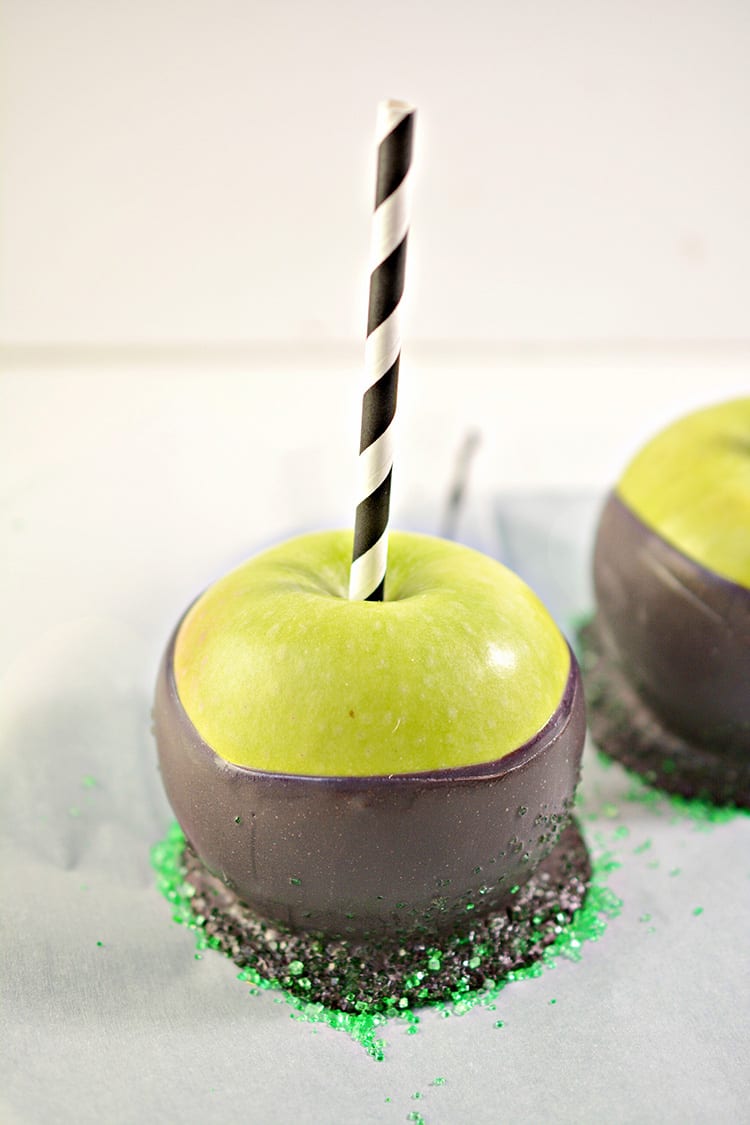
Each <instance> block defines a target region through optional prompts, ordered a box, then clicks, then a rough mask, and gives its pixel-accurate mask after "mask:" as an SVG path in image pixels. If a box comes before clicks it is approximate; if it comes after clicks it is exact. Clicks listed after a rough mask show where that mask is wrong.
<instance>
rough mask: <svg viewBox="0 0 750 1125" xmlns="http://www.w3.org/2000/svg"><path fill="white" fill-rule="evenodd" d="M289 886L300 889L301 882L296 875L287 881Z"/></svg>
mask: <svg viewBox="0 0 750 1125" xmlns="http://www.w3.org/2000/svg"><path fill="white" fill-rule="evenodd" d="M289 884H290V886H292V887H301V886H302V880H301V879H298V878H297V876H296V875H292V876H291V878H290V879H289Z"/></svg>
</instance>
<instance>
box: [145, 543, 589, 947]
mask: <svg viewBox="0 0 750 1125" xmlns="http://www.w3.org/2000/svg"><path fill="white" fill-rule="evenodd" d="M351 543H352V537H351V533H347V532H325V533H318V534H312V535H306V536H301V537H299V538H297V539H293V540H290V541H288V542H286V543H283V544H281V545H279V546H277V547H274V548H272V549H270V550H268V551H265V552H263V553H262V554H261V555H258V556H256V557H255V558H253V559H251V560H250V561H249V562H247V563H245V564H244V565H243V566H241V567H239V568H238V569H237V570H235V571H233V572H232V573H231V574H229V575H227V576H226V577H225V578H223V579H221V580H220V581H219V582H217V583H216V584H215V585H214V586H212V587H210V588H209V590H207V591H206V592H205V593H204V594H203V595H202V596H201V597H200V598H199V599H198V600H197V602H195V603H194V605H193V606H192V607H191V608H190V609H189V610H188V612H187V614H186V615H185V617H184V618H183V620H182V622H181V623H180V625H178V627H177V630H176V631H175V635H174V637H173V638H172V641H171V642H170V645H169V648H168V650H167V653H166V654H165V659H164V661H163V664H162V668H161V671H160V674H159V681H158V686H157V696H156V705H155V727H156V735H157V743H158V749H159V755H160V763H161V770H162V775H163V779H164V784H165V787H166V790H167V794H168V796H169V798H170V800H171V802H172V805H173V808H174V810H175V813H176V815H177V817H178V820H179V821H180V823H181V825H182V827H183V829H184V831H185V833H186V835H187V837H188V839H189V840H190V841H191V843H192V845H193V846H194V848H195V850H196V851H197V853H198V855H199V856H200V857H201V859H202V860H203V862H204V863H205V865H206V866H207V867H208V869H209V870H210V871H212V872H213V873H215V874H218V875H220V876H221V877H222V878H223V879H224V881H225V882H226V883H227V884H228V885H229V886H230V887H232V888H233V889H234V890H235V891H236V892H237V894H238V896H239V898H240V899H241V900H242V901H243V902H246V903H248V904H250V905H251V906H252V907H253V908H254V909H255V910H256V911H257V913H258V914H259V915H260V916H261V917H264V918H267V919H270V920H271V921H275V922H282V923H285V924H287V925H290V926H292V927H296V928H302V929H311V930H321V931H323V932H326V933H328V934H333V935H349V934H366V935H371V934H373V933H379V932H396V933H399V934H403V933H408V932H413V931H414V930H424V931H431V930H437V929H441V928H447V927H454V928H455V927H456V926H457V925H459V924H462V923H464V922H466V920H467V919H468V918H469V917H470V915H471V912H472V911H477V910H478V911H487V910H492V909H496V908H498V907H499V906H500V905H502V904H505V903H507V902H508V901H510V900H511V899H512V896H513V894H514V893H515V891H517V889H518V886H519V885H521V884H522V883H523V882H524V881H525V880H526V879H527V878H528V877H529V875H530V874H531V872H532V871H533V870H534V869H535V867H536V866H537V865H538V863H539V862H540V861H541V860H542V859H543V858H544V856H545V855H547V854H548V852H549V851H550V849H551V848H552V846H553V844H554V842H555V840H556V838H557V836H558V834H559V832H560V831H561V829H562V828H563V827H564V825H565V823H566V822H567V819H568V812H569V808H570V804H571V801H572V797H573V794H574V790H575V785H576V782H577V778H578V771H579V763H580V755H581V750H582V746H583V738H584V724H585V720H584V711H583V700H582V693H581V687H580V682H579V675H578V668H577V665H576V662H575V659H574V658H573V656H572V654H571V651H570V649H569V647H568V645H567V643H566V641H565V640H564V638H563V637H562V636H561V634H560V633H559V631H558V629H557V628H556V626H555V625H554V623H553V621H552V619H551V618H550V617H549V615H548V614H547V612H546V610H545V609H544V607H543V606H542V605H541V603H540V602H539V601H538V599H537V598H536V597H535V595H534V594H533V593H532V592H531V591H530V590H529V589H528V587H526V586H525V585H524V584H523V583H522V582H521V581H520V579H518V578H517V577H516V576H515V575H514V574H512V573H511V572H510V571H508V570H507V569H506V568H504V567H502V566H501V565H500V564H499V563H497V562H495V561H493V560H491V559H488V558H486V557H485V556H483V555H480V554H479V553H478V552H476V551H472V550H470V549H469V548H466V547H462V546H459V545H457V544H455V543H449V542H445V541H443V540H438V539H434V538H431V537H429V536H422V535H413V534H405V533H396V532H393V533H391V536H390V548H389V564H388V576H387V584H386V598H385V600H384V601H383V602H357V601H350V600H349V599H348V598H347V584H348V571H349V561H350V558H351Z"/></svg>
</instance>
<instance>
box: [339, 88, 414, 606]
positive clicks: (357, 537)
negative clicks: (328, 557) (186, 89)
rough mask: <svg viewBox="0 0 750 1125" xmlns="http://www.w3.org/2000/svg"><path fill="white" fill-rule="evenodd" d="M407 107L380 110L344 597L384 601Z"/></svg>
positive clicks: (405, 224) (404, 229)
mask: <svg viewBox="0 0 750 1125" xmlns="http://www.w3.org/2000/svg"><path fill="white" fill-rule="evenodd" d="M414 116H415V110H414V107H413V106H410V105H408V104H407V103H406V102H398V101H387V102H382V103H381V104H380V106H379V107H378V120H377V133H376V141H377V145H378V170H377V182H376V188H375V213H374V215H373V226H372V249H371V257H370V301H369V308H368V313H367V343H366V345H365V377H366V386H365V392H364V395H363V398H362V429H361V433H360V442H359V490H358V494H357V495H358V497H359V498H360V499H359V503H358V505H357V514H356V517H355V521H354V549H353V552H352V567H351V573H350V579H349V597H350V598H351V599H353V600H358V601H382V600H383V592H384V589H385V572H386V564H387V562H388V511H389V505H390V497H391V470H392V465H393V447H392V433H393V417H394V414H395V412H396V395H397V390H398V369H399V362H400V359H401V334H400V331H399V306H400V304H401V296H402V294H403V291H404V267H405V263H406V239H407V235H408V231H409V199H408V196H409V182H410V176H409V172H410V169H411V155H412V139H413V135H414Z"/></svg>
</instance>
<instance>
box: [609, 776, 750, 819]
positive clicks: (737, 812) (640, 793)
mask: <svg viewBox="0 0 750 1125" xmlns="http://www.w3.org/2000/svg"><path fill="white" fill-rule="evenodd" d="M626 773H627V774H628V777H629V780H630V787H629V789H628V790H627V792H626V793H625V800H626V801H631V802H634V803H636V804H639V805H643V806H644V807H645V808H647V809H649V811H650V812H653V813H655V814H656V815H657V816H662V817H669V819H670V821H671V823H673V824H677V823H679V822H680V821H685V820H688V821H692V823H693V824H694V825H695V826H696V828H710V827H712V826H713V825H715V824H728V823H729V822H730V821H732V820H735V819H736V818H737V817H742V816H750V809H744V808H738V807H737V806H736V805H716V804H713V803H712V802H711V801H705V800H702V799H701V798H700V797H681V796H679V795H678V794H676V793H665V792H664V791H663V790H661V789H652V788H651V786H650V785H647V784H646V782H645V781H643V779H642V778H641V777H639V776H638V774H635V773H633V772H632V771H631V770H626Z"/></svg>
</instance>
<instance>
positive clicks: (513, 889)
mask: <svg viewBox="0 0 750 1125" xmlns="http://www.w3.org/2000/svg"><path fill="white" fill-rule="evenodd" d="M520 889H521V888H520V887H519V885H518V883H516V885H515V886H514V887H511V888H510V893H511V894H512V895H517V894H518V892H519V891H520Z"/></svg>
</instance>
